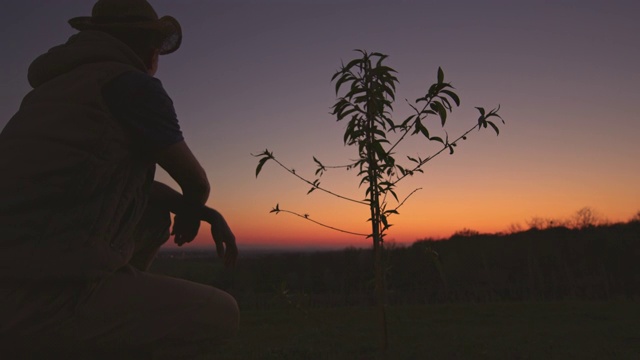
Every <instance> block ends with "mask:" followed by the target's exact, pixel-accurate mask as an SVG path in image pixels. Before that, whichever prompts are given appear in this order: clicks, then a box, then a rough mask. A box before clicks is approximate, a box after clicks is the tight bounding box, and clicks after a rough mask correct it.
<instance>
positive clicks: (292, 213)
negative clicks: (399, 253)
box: [271, 209, 369, 236]
mask: <svg viewBox="0 0 640 360" xmlns="http://www.w3.org/2000/svg"><path fill="white" fill-rule="evenodd" d="M271 212H275V213H276V214H277V213H279V212H284V213H288V214H291V215H295V216H297V217H300V218H303V219H305V220H308V221H311V222H312V223H314V224H317V225H320V226H322V227H325V228H327V229H331V230H335V231H339V232H341V233H345V234H350V235H358V236H369V234H362V233H357V232H353V231H348V230H342V229H339V228H336V227H333V226H330V225H326V224H323V223H321V222H319V221H315V220H313V219H311V218H310V217H309V215H308V214H305V215H301V214H298V213H297V212H294V211H290V210H283V209H278V210H277V211H276V210H272V211H271Z"/></svg>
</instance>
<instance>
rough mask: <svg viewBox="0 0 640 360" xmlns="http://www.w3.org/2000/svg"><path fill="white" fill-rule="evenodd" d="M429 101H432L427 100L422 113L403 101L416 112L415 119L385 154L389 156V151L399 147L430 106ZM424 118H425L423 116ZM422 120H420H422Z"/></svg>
mask: <svg viewBox="0 0 640 360" xmlns="http://www.w3.org/2000/svg"><path fill="white" fill-rule="evenodd" d="M431 100H432V99H429V100H428V101H427V103H426V104H425V105H424V106H423V107H422V111H418V109H417V108H416V107H414V106H413V105H411V104H410V103H409V100H407V99H405V101H406V102H407V103H409V106H411V107H412V108H413V110H415V112H416V118H415V119H413V121H412V122H411V125H409V127H407V128H406V130H405V131H404V134H402V136H401V137H400V139H398V141H396V142H395V143H394V144H393V146H391V147H390V148H389V150H387V153H388V154H390V153H391V151H393V149H395V148H396V147H397V146H398V145H399V144H400V143H401V142H402V141H403V140H404V138H405V137H406V136H407V134H408V133H409V131H411V129H413V126H414V125H415V124H416V122H418V120H421V118H420V114H422V113H423V112H424V111H425V110H426V109H427V106H428V105H429V104H431ZM424 118H426V116H425V117H424ZM424 118H422V119H424Z"/></svg>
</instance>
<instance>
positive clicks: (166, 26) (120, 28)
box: [69, 0, 182, 74]
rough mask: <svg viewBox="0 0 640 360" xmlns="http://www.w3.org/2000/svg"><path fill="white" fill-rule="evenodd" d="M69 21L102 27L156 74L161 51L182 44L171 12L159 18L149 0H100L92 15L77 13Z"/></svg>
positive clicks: (90, 27) (86, 27) (82, 26)
mask: <svg viewBox="0 0 640 360" xmlns="http://www.w3.org/2000/svg"><path fill="white" fill-rule="evenodd" d="M69 24H70V25H71V26H72V27H73V28H74V29H77V30H99V31H103V32H106V33H108V34H110V35H111V36H113V37H115V38H117V39H119V40H120V41H122V42H123V43H125V44H127V46H129V48H131V50H133V51H134V52H135V53H136V54H137V55H138V57H140V59H142V61H143V62H144V64H145V66H146V67H147V70H148V71H149V72H150V73H152V74H154V73H155V71H156V70H157V67H158V55H164V54H170V53H172V52H174V51H176V50H177V49H178V48H179V47H180V43H181V42H182V29H181V27H180V23H178V21H177V20H176V19H174V18H173V17H171V16H163V17H161V18H158V15H157V14H156V12H155V10H153V7H151V5H150V4H149V3H148V2H147V1H146V0H98V2H97V3H96V4H95V5H94V6H93V10H92V12H91V16H83V17H76V18H73V19H71V20H69Z"/></svg>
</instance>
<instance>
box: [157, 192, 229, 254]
mask: <svg viewBox="0 0 640 360" xmlns="http://www.w3.org/2000/svg"><path fill="white" fill-rule="evenodd" d="M150 201H154V202H156V203H158V204H161V206H163V207H164V208H167V209H168V210H169V211H171V212H172V213H174V214H179V213H181V212H183V211H184V210H185V209H184V208H185V206H188V205H186V204H185V202H184V201H183V197H182V195H181V194H180V193H178V192H177V191H175V190H173V189H172V188H170V187H169V186H167V185H165V184H163V183H160V182H157V181H155V182H154V183H153V187H152V189H151V197H150ZM199 217H200V219H201V220H203V221H206V222H208V223H209V224H211V236H212V237H213V241H214V242H215V244H216V251H217V253H218V257H224V263H225V265H226V266H235V263H236V259H237V257H238V247H237V245H236V237H235V235H233V232H232V231H231V228H230V227H229V225H228V224H227V221H226V220H225V219H224V217H223V216H222V214H220V212H218V211H217V210H215V209H212V208H210V207H207V206H202V207H201V211H200V216H199Z"/></svg>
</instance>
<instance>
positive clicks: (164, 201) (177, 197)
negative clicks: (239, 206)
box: [149, 181, 216, 222]
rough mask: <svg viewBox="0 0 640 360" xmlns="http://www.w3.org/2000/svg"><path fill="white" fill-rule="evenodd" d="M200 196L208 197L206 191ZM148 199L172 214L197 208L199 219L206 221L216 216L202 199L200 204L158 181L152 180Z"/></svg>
mask: <svg viewBox="0 0 640 360" xmlns="http://www.w3.org/2000/svg"><path fill="white" fill-rule="evenodd" d="M202 197H203V198H204V199H206V198H207V197H208V191H207V194H206V196H205V194H202ZM149 201H150V202H153V203H155V204H158V205H159V206H162V207H164V208H166V209H168V210H169V211H170V212H172V213H174V214H178V213H183V212H185V211H186V212H188V211H189V210H192V211H193V210H196V209H198V211H200V219H201V220H204V221H207V222H211V221H210V220H211V219H215V217H216V216H215V210H213V209H211V208H208V207H207V206H205V205H204V201H203V203H202V204H200V203H199V201H189V200H187V197H186V196H183V195H182V194H180V193H179V192H177V191H175V190H174V189H172V188H171V187H169V186H167V185H165V184H163V183H161V182H158V181H154V182H153V187H152V189H151V198H150V200H149ZM190 208H191V209H190Z"/></svg>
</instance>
